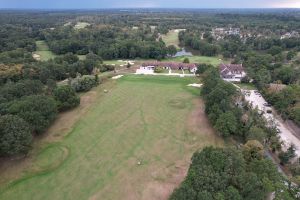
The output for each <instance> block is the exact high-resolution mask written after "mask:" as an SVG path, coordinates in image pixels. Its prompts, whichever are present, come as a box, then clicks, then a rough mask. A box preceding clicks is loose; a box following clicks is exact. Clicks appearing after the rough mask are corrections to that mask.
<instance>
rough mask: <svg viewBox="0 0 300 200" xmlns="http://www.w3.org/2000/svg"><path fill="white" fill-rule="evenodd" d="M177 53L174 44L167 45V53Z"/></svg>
mask: <svg viewBox="0 0 300 200" xmlns="http://www.w3.org/2000/svg"><path fill="white" fill-rule="evenodd" d="M176 53H177V48H176V47H175V46H174V45H170V46H168V54H170V55H171V56H173V55H175V54H176Z"/></svg>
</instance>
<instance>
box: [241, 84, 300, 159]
mask: <svg viewBox="0 0 300 200" xmlns="http://www.w3.org/2000/svg"><path fill="white" fill-rule="evenodd" d="M242 92H243V93H248V95H245V98H246V100H247V101H248V102H250V103H251V104H252V106H253V108H255V107H257V108H258V110H259V111H263V113H264V114H263V116H264V117H265V118H266V119H267V120H272V121H274V122H275V123H276V125H277V128H278V129H279V130H280V133H279V135H280V137H281V139H282V141H283V143H284V144H283V149H284V150H286V149H287V148H288V147H289V146H290V144H294V145H295V146H296V154H297V156H300V140H299V139H298V138H297V137H296V136H295V135H294V134H293V132H292V131H291V130H290V129H288V127H287V126H286V125H285V124H284V122H283V120H282V118H281V117H280V116H279V115H276V114H273V113H275V110H274V109H273V108H272V107H266V106H264V104H265V103H267V102H266V100H265V99H264V98H263V97H262V96H261V95H260V94H259V93H255V90H243V89H242ZM267 110H271V111H272V113H267Z"/></svg>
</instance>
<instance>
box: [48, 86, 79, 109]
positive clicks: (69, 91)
mask: <svg viewBox="0 0 300 200" xmlns="http://www.w3.org/2000/svg"><path fill="white" fill-rule="evenodd" d="M53 95H54V98H55V100H56V102H57V107H58V110H60V111H65V110H68V109H71V108H74V107H76V106H78V105H79V104H80V98H79V97H78V96H77V95H76V92H75V90H74V89H73V88H72V87H71V86H68V85H65V86H61V87H57V88H56V89H55V90H54V91H53Z"/></svg>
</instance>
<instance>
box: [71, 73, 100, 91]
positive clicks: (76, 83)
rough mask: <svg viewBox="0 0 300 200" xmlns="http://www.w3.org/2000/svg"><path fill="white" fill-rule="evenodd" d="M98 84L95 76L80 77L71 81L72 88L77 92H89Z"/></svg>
mask: <svg viewBox="0 0 300 200" xmlns="http://www.w3.org/2000/svg"><path fill="white" fill-rule="evenodd" d="M97 84H98V83H97V80H96V78H95V76H82V77H80V76H78V77H77V78H75V79H73V80H72V81H71V87H72V88H73V89H74V90H75V91H76V92H87V91H89V90H90V89H92V88H93V87H94V86H96V85H97Z"/></svg>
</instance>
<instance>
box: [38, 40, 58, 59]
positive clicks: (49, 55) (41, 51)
mask: <svg viewBox="0 0 300 200" xmlns="http://www.w3.org/2000/svg"><path fill="white" fill-rule="evenodd" d="M36 48H37V51H36V52H34V53H35V54H38V55H40V60H41V61H47V60H50V59H53V58H55V55H54V53H53V52H52V51H50V50H49V47H48V45H47V43H46V42H45V41H43V40H39V41H36Z"/></svg>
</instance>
